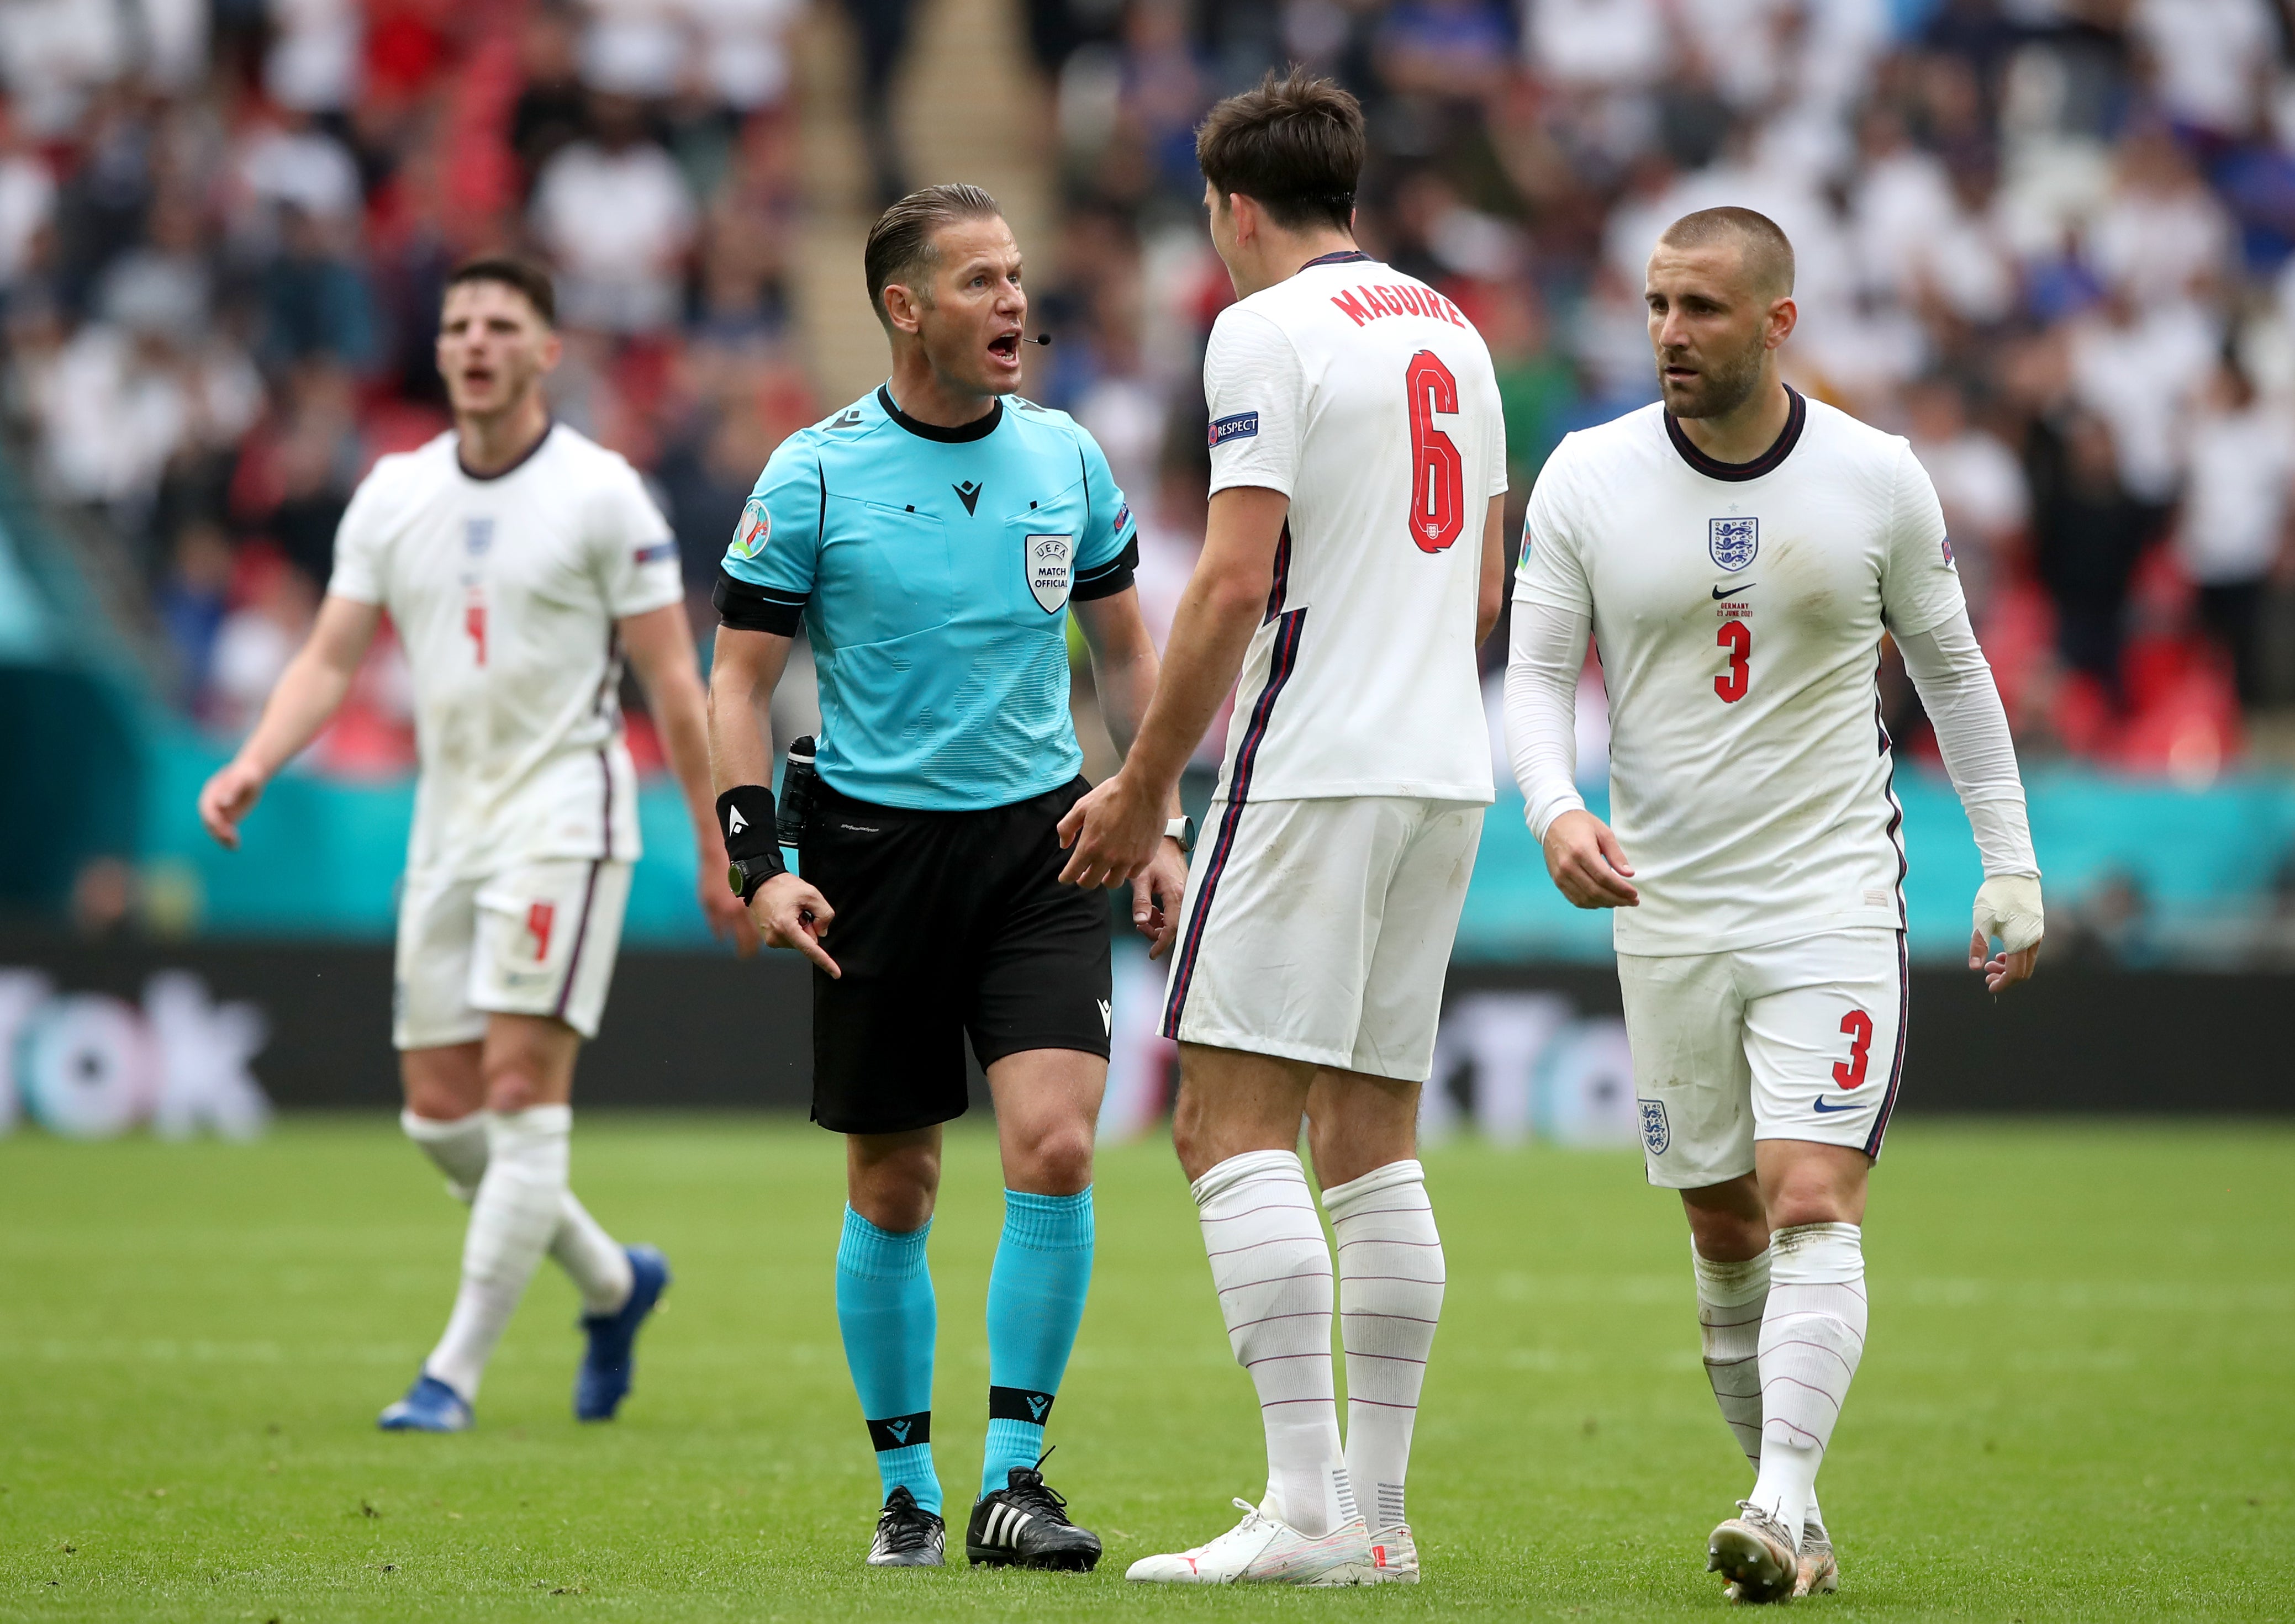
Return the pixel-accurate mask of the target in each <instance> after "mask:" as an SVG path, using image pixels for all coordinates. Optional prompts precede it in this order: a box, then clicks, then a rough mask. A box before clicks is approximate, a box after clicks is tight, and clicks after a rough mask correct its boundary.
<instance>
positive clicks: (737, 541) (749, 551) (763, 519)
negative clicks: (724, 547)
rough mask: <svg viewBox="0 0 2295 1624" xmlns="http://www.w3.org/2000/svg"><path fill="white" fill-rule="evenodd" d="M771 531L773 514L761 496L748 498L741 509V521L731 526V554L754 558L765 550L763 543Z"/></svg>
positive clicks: (736, 556)
mask: <svg viewBox="0 0 2295 1624" xmlns="http://www.w3.org/2000/svg"><path fill="white" fill-rule="evenodd" d="M772 533H773V516H772V512H771V511H770V510H768V509H767V508H766V506H765V499H764V497H762V496H752V497H750V498H749V501H748V505H747V506H746V507H744V508H743V509H742V510H741V522H740V523H739V525H736V526H734V527H733V556H734V557H735V558H737V559H754V558H755V557H756V556H757V555H758V554H759V553H761V552H763V551H764V550H765V543H766V541H767V539H768V538H770V537H771V536H772Z"/></svg>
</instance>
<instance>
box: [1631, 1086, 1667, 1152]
mask: <svg viewBox="0 0 2295 1624" xmlns="http://www.w3.org/2000/svg"><path fill="white" fill-rule="evenodd" d="M1634 1103H1635V1104H1636V1105H1638V1106H1641V1108H1642V1143H1643V1144H1645V1145H1646V1146H1648V1147H1649V1153H1650V1155H1654V1156H1662V1155H1665V1147H1667V1146H1669V1145H1670V1144H1672V1143H1673V1132H1672V1130H1670V1129H1669V1128H1668V1127H1667V1126H1666V1125H1665V1101H1663V1100H1662V1099H1641V1100H1636V1101H1635V1102H1634Z"/></svg>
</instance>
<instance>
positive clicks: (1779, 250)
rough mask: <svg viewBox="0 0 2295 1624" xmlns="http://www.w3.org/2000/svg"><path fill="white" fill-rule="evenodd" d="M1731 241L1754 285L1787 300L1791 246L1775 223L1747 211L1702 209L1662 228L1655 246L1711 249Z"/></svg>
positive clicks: (1771, 295) (1771, 296) (1768, 295)
mask: <svg viewBox="0 0 2295 1624" xmlns="http://www.w3.org/2000/svg"><path fill="white" fill-rule="evenodd" d="M1717 242H1734V243H1736V245H1737V251H1738V253H1739V254H1740V255H1741V256H1743V258H1742V261H1741V263H1742V264H1743V265H1744V267H1745V270H1746V272H1747V273H1748V274H1750V275H1751V276H1752V280H1753V285H1754V287H1756V288H1757V289H1759V290H1760V291H1761V292H1762V293H1763V294H1764V295H1766V296H1767V297H1768V298H1791V297H1792V295H1793V244H1792V243H1791V242H1790V241H1787V240H1786V237H1785V233H1783V232H1782V231H1780V230H1778V229H1777V223H1776V221H1775V220H1772V219H1770V218H1769V216H1767V215H1764V214H1756V213H1754V212H1753V211H1752V209H1750V208H1701V209H1699V210H1698V211H1697V212H1696V213H1695V214H1693V215H1684V216H1681V218H1680V219H1678V220H1676V221H1675V222H1674V223H1673V224H1670V225H1669V226H1667V227H1666V228H1665V233H1664V234H1663V235H1662V236H1661V237H1660V238H1658V246H1659V247H1661V248H1670V249H1702V248H1711V247H1712V246H1713V245H1714V244H1715V243H1717Z"/></svg>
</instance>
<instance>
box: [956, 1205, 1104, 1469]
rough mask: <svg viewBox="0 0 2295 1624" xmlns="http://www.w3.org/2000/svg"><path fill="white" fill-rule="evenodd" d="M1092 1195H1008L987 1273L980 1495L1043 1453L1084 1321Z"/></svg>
mask: <svg viewBox="0 0 2295 1624" xmlns="http://www.w3.org/2000/svg"><path fill="white" fill-rule="evenodd" d="M1091 1245H1092V1220H1091V1192H1090V1190H1089V1189H1087V1190H1084V1191H1083V1192H1082V1194H1080V1195H1075V1196H1031V1195H1029V1194H1028V1193H1027V1192H1025V1190H1006V1191H1005V1192H1004V1235H1003V1238H1002V1239H1001V1240H1000V1242H999V1243H998V1244H997V1247H996V1266H995V1268H994V1269H992V1271H990V1274H989V1276H988V1450H987V1454H986V1456H985V1457H984V1458H983V1460H982V1461H981V1464H980V1492H981V1493H983V1494H987V1493H989V1492H991V1491H992V1490H994V1489H1006V1488H1009V1487H1010V1486H1011V1479H1010V1473H1011V1470H1012V1468H1013V1467H1015V1466H1033V1465H1035V1464H1036V1461H1037V1458H1038V1457H1040V1456H1041V1455H1042V1454H1043V1452H1044V1424H1045V1422H1046V1421H1047V1420H1049V1418H1050V1416H1051V1411H1052V1400H1053V1399H1054V1398H1055V1397H1056V1396H1058V1392H1059V1391H1060V1377H1061V1376H1062V1375H1064V1374H1065V1373H1066V1370H1067V1367H1068V1353H1069V1351H1071V1350H1072V1349H1074V1347H1075V1339H1076V1327H1077V1326H1080V1325H1082V1323H1083V1299H1084V1293H1085V1292H1086V1291H1087V1290H1088V1289H1089V1288H1090V1285H1091Z"/></svg>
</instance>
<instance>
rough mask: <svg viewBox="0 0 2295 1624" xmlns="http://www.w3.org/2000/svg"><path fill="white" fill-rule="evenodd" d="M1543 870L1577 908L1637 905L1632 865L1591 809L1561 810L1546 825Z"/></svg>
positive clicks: (1615, 839)
mask: <svg viewBox="0 0 2295 1624" xmlns="http://www.w3.org/2000/svg"><path fill="white" fill-rule="evenodd" d="M1546 871H1547V873H1548V874H1550V875H1552V876H1553V877H1554V885H1555V889H1556V890H1557V891H1559V892H1561V893H1562V894H1563V895H1564V896H1566V897H1568V898H1569V899H1570V900H1571V901H1572V902H1574V903H1575V904H1577V905H1578V906H1579V907H1580V908H1638V907H1640V906H1641V902H1642V895H1641V893H1640V892H1638V891H1637V890H1635V889H1634V886H1633V872H1634V870H1633V865H1632V864H1630V863H1629V862H1628V861H1626V849H1625V847H1623V846H1621V845H1619V844H1618V837H1617V836H1616V835H1614V834H1613V833H1612V832H1611V829H1610V826H1609V825H1608V824H1606V823H1605V822H1603V821H1602V820H1600V819H1599V818H1597V817H1596V816H1595V815H1594V814H1593V813H1592V812H1585V811H1572V812H1564V813H1563V814H1562V815H1561V816H1560V817H1558V818H1556V819H1555V820H1554V821H1553V822H1551V823H1549V824H1548V825H1547V826H1546Z"/></svg>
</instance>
